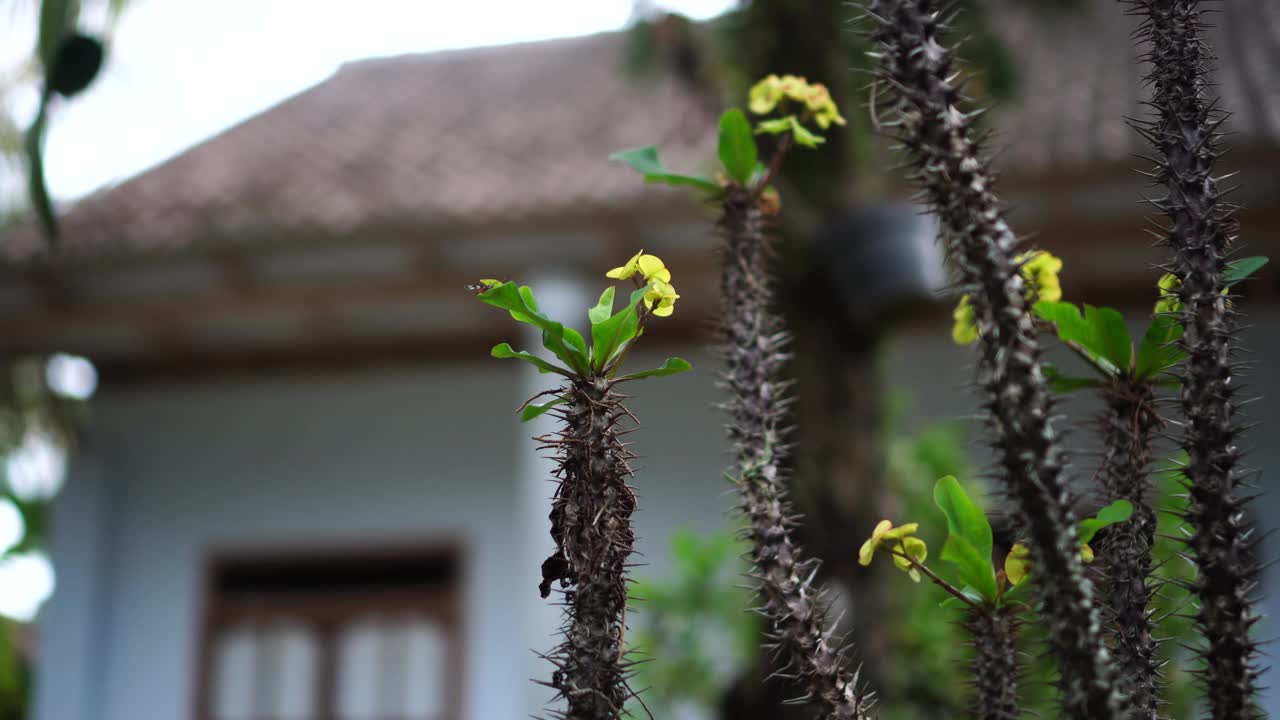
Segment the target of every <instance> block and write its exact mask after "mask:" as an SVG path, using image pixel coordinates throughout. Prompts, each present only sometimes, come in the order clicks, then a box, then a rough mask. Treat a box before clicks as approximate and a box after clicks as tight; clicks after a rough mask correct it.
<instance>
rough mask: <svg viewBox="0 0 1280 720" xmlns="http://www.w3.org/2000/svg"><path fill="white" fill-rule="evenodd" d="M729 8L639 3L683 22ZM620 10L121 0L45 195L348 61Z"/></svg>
mask: <svg viewBox="0 0 1280 720" xmlns="http://www.w3.org/2000/svg"><path fill="white" fill-rule="evenodd" d="M33 4H34V3H33ZM92 4H93V3H92V2H88V1H87V2H85V5H86V7H90V6H92ZM734 4H735V3H734V0H653V1H652V2H651V3H650V5H651V6H653V7H658V8H667V9H674V10H679V11H680V12H683V13H685V14H687V15H689V16H691V17H695V18H705V17H710V16H713V15H716V14H719V13H721V12H723V11H725V10H726V9H728V8H729V7H731V6H733V5H734ZM632 8H633V3H632V0H540V1H538V2H531V1H530V0H360V1H358V2H353V1H352V0H218V1H217V2H196V1H194V0H132V5H131V6H130V7H129V9H128V10H127V11H126V12H125V15H124V16H123V18H122V19H121V21H120V24H119V26H118V28H117V30H116V33H115V37H114V42H113V47H112V49H111V52H110V54H109V56H108V62H107V66H106V68H104V71H103V74H102V75H101V76H100V77H99V78H98V80H97V81H96V82H95V84H94V85H93V86H92V87H91V88H90V89H89V90H88V91H86V92H85V93H84V94H83V95H81V96H79V97H77V98H75V99H74V100H72V101H71V102H70V103H68V104H66V105H64V106H63V107H61V108H60V109H59V110H58V112H57V114H56V116H55V117H54V119H53V123H52V126H51V130H50V133H49V138H48V145H47V147H48V150H47V153H46V170H47V173H46V174H47V178H48V182H49V186H50V190H51V192H52V193H53V195H54V196H55V197H56V198H58V199H62V200H65V199H70V198H74V197H77V196H80V195H83V194H85V193H88V192H90V191H92V190H95V189H97V188H98V187H100V186H102V185H104V184H106V183H110V182H113V181H118V180H121V179H124V178H127V177H129V176H131V175H134V174H136V173H137V172H138V171H140V170H143V169H145V168H147V167H150V166H152V165H155V164H156V163H158V162H160V161H162V160H164V159H166V158H168V157H170V156H172V155H174V154H176V153H178V152H180V151H181V150H183V149H185V148H187V147H190V146H191V145H193V144H196V143H198V142H199V141H200V140H203V139H205V138H207V137H210V136H211V135H214V134H216V133H217V132H219V131H220V130H222V129H224V128H226V127H228V126H230V125H232V124H234V123H236V122H238V121H240V120H242V119H244V118H245V117H248V116H250V115H253V114H255V113H257V112H259V111H261V110H263V109H264V108H267V107H269V106H270V105H273V104H275V103H276V102H278V101H280V100H281V99H283V98H285V97H287V96H289V95H292V94H295V93H297V92H298V91H300V90H302V89H304V88H306V87H308V86H310V85H313V84H315V83H316V82H318V81H320V80H323V79H324V78H326V77H327V76H329V75H330V74H332V73H333V71H334V70H335V69H337V67H338V66H339V65H340V64H342V63H344V62H347V61H350V60H356V59H359V58H366V57H375V56H383V55H397V54H403V53H419V52H429V51H432V50H441V49H448V48H458V47H468V46H475V45H495V44H505V43H511V42H520V41H528V40H538V39H544V38H549V37H555V36H563V35H582V34H589V33H594V32H600V31H605V30H614V29H618V28H621V27H623V26H624V25H625V24H626V23H627V21H628V19H629V18H630V16H631V13H632ZM99 15H101V13H99ZM3 20H4V19H3V18H0V21H3ZM92 20H93V18H92V17H90V18H89V19H88V21H87V24H89V25H90V26H92V25H93V22H92ZM16 29H17V28H15V27H10V28H9V29H8V31H6V32H3V33H0V38H3V37H5V36H10V37H12V35H13V34H14V30H16ZM29 34H30V35H32V36H33V35H34V29H33V28H32V29H31V31H30V33H29ZM3 59H4V58H0V60H3ZM20 104H25V105H33V104H34V97H30V98H27V102H25V103H20Z"/></svg>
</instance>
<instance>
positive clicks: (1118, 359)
mask: <svg viewBox="0 0 1280 720" xmlns="http://www.w3.org/2000/svg"><path fill="white" fill-rule="evenodd" d="M1084 320H1085V322H1086V323H1088V324H1089V326H1090V327H1091V328H1092V329H1093V334H1094V337H1095V338H1096V339H1097V340H1096V341H1097V346H1096V350H1095V352H1097V353H1098V354H1099V355H1101V356H1102V357H1104V358H1106V359H1107V360H1110V361H1111V364H1112V365H1114V366H1116V367H1117V368H1121V369H1124V370H1128V369H1129V366H1130V365H1129V364H1130V361H1131V360H1132V354H1133V341H1132V340H1130V339H1129V328H1127V327H1125V324H1124V316H1123V315H1121V314H1120V312H1119V311H1118V310H1113V309H1112V308H1105V307H1104V308H1099V307H1094V306H1092V305H1085V306H1084Z"/></svg>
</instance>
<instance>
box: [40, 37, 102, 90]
mask: <svg viewBox="0 0 1280 720" xmlns="http://www.w3.org/2000/svg"><path fill="white" fill-rule="evenodd" d="M102 58H103V47H102V41H101V40H98V39H97V38H95V37H91V36H89V35H82V34H80V33H72V34H70V35H68V36H66V37H65V38H63V40H62V42H61V43H60V44H59V45H58V50H57V52H56V53H55V54H54V56H53V65H52V67H50V68H49V78H48V82H49V89H50V90H51V91H53V92H56V93H58V94H59V95H61V96H63V97H68V98H69V97H71V96H73V95H76V94H77V93H79V92H81V91H82V90H84V89H85V88H87V87H89V84H90V83H92V82H93V79H94V78H95V77H97V76H98V71H99V70H101V69H102Z"/></svg>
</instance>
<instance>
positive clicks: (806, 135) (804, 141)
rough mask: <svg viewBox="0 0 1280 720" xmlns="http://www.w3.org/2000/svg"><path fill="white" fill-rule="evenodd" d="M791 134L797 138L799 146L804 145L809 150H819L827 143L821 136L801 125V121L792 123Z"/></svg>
mask: <svg viewBox="0 0 1280 720" xmlns="http://www.w3.org/2000/svg"><path fill="white" fill-rule="evenodd" d="M791 134H792V135H794V136H795V138H796V144H797V145H803V146H805V147H807V148H817V147H818V146H819V145H821V144H822V143H824V142H826V141H827V139H826V138H824V137H822V136H821V135H817V134H815V133H812V132H810V131H809V128H807V127H805V126H804V125H801V124H800V121H799V120H795V121H794V122H792V123H791Z"/></svg>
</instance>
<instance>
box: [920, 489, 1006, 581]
mask: <svg viewBox="0 0 1280 720" xmlns="http://www.w3.org/2000/svg"><path fill="white" fill-rule="evenodd" d="M933 501H934V502H935V503H937V505H938V508H939V509H941V510H942V514H943V515H945V516H946V518H947V533H948V534H947V542H946V544H945V545H943V546H942V559H943V560H945V561H947V562H949V563H951V564H953V565H955V566H956V568H957V569H958V570H959V571H960V577H961V579H962V580H963V581H964V582H966V583H968V584H969V585H972V586H973V587H975V588H977V589H978V592H980V593H981V594H982V596H983V597H984V598H986V599H987V600H989V601H991V602H995V599H996V593H997V588H996V573H995V569H994V568H993V567H992V566H991V545H992V539H991V523H990V522H988V521H987V515H986V513H984V512H983V511H982V508H980V507H978V505H977V503H975V502H973V500H972V499H970V497H969V496H968V494H966V493H965V491H964V488H962V487H961V486H960V482H959V481H958V480H956V478H955V476H954V475H948V476H946V477H944V478H942V479H941V480H939V481H938V484H937V485H935V486H934V489H933Z"/></svg>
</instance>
